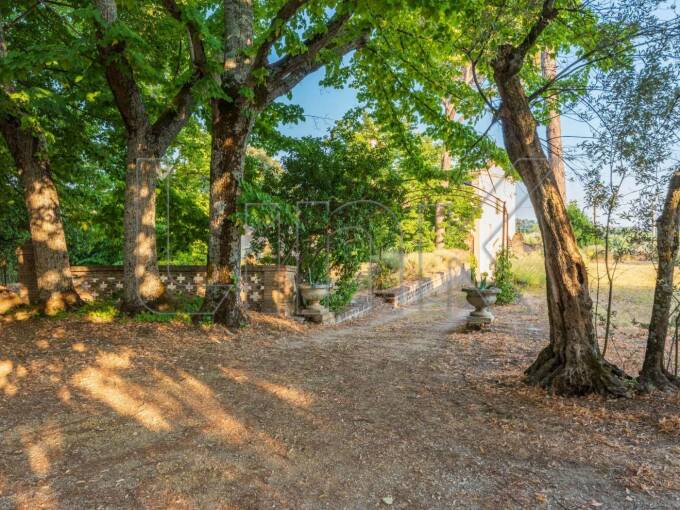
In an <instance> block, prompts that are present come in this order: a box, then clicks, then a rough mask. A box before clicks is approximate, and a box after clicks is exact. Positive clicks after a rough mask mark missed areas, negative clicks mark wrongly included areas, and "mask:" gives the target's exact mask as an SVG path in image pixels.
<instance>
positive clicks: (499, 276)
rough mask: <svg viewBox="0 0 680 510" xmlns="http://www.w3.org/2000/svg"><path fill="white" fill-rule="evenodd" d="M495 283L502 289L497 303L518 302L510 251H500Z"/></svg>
mask: <svg viewBox="0 0 680 510" xmlns="http://www.w3.org/2000/svg"><path fill="white" fill-rule="evenodd" d="M493 277H494V282H495V284H496V287H498V288H499V289H500V292H499V293H498V296H497V297H496V302H497V303H498V304H499V305H506V304H508V303H514V302H515V300H517V289H515V286H514V284H513V275H512V262H511V261H510V252H509V250H505V249H503V250H500V251H499V252H498V253H497V255H496V265H495V267H494V273H493Z"/></svg>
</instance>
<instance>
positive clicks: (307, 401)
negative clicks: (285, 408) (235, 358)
mask: <svg viewBox="0 0 680 510" xmlns="http://www.w3.org/2000/svg"><path fill="white" fill-rule="evenodd" d="M221 370H222V373H223V374H224V375H226V376H227V377H228V378H229V379H231V380H232V381H234V382H237V383H239V384H242V383H247V382H249V383H251V384H254V385H255V386H257V387H258V388H260V389H262V390H264V391H266V392H268V393H271V394H272V395H274V396H275V397H277V398H279V399H281V400H283V401H285V402H287V403H289V404H291V405H293V406H295V407H305V408H306V407H309V406H310V405H311V403H312V398H311V397H310V396H309V395H308V394H306V393H305V392H304V391H301V390H297V389H295V388H291V387H290V386H283V385H281V384H276V383H272V382H269V381H267V380H265V379H260V378H257V377H252V376H248V375H247V374H246V373H245V372H244V371H242V370H237V369H235V368H226V367H221Z"/></svg>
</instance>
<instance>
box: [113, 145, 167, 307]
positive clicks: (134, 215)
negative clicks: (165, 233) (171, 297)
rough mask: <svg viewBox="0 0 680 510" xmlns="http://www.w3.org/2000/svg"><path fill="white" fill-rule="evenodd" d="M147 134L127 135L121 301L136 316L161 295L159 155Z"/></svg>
mask: <svg viewBox="0 0 680 510" xmlns="http://www.w3.org/2000/svg"><path fill="white" fill-rule="evenodd" d="M148 138H149V137H148V135H145V134H144V133H142V134H139V135H138V134H136V133H131V134H129V135H128V142H127V157H126V172H125V207H124V212H123V223H124V243H123V250H124V256H123V301H122V303H121V309H122V310H123V311H124V312H127V313H129V314H136V313H139V312H142V311H144V310H145V309H147V308H152V309H153V308H154V307H155V306H157V305H158V304H159V303H160V302H161V301H162V299H163V298H164V295H165V287H164V285H163V283H162V282H161V279H160V274H159V271H158V255H157V250H156V182H157V170H158V165H159V161H158V154H159V152H157V151H155V150H153V149H152V148H151V146H150V145H151V144H150V142H149V140H148Z"/></svg>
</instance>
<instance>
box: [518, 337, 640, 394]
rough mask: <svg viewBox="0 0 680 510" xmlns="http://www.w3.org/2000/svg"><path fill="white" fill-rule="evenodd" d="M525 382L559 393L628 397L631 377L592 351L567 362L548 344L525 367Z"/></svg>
mask: <svg viewBox="0 0 680 510" xmlns="http://www.w3.org/2000/svg"><path fill="white" fill-rule="evenodd" d="M525 375H526V382H527V383H528V384H532V385H536V386H540V387H542V388H545V389H547V390H549V391H552V392H554V393H556V394H558V395H564V396H581V395H587V394H589V393H596V394H599V395H604V396H615V397H629V396H630V395H631V383H632V381H633V380H632V378H630V377H629V376H627V375H626V374H625V373H624V372H623V371H622V370H621V369H619V368H618V367H616V366H615V365H612V364H611V363H609V362H607V361H604V360H603V359H602V358H600V357H599V356H597V355H596V354H595V353H588V354H587V355H586V354H584V355H582V356H581V357H579V358H576V359H575V360H574V361H572V362H566V361H565V360H564V359H563V358H562V357H561V356H559V355H558V354H556V353H555V352H554V350H553V347H552V345H549V346H548V347H546V348H545V349H543V351H541V353H540V354H539V355H538V358H537V359H536V361H534V363H533V364H532V365H531V366H530V367H529V368H528V369H527V370H526V372H525Z"/></svg>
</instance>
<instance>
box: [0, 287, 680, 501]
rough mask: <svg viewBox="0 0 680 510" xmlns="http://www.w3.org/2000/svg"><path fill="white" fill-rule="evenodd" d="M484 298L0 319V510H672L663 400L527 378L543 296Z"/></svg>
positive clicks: (633, 349) (678, 474)
mask: <svg viewBox="0 0 680 510" xmlns="http://www.w3.org/2000/svg"><path fill="white" fill-rule="evenodd" d="M497 312H498V313H497V316H498V320H497V322H496V323H495V326H494V327H493V328H492V329H491V331H488V332H485V333H468V334H466V333H461V332H458V330H459V326H460V323H461V317H462V316H463V315H464V313H465V306H464V305H463V304H462V303H461V298H460V296H459V295H458V293H456V294H455V295H453V296H452V295H442V296H439V297H436V298H429V299H428V300H427V301H426V302H425V303H422V304H420V305H418V304H416V305H412V306H410V307H408V308H405V309H402V310H398V311H385V310H383V311H382V312H381V313H374V314H373V316H371V317H368V318H365V319H362V320H360V321H357V322H354V323H352V324H344V325H340V326H334V327H314V328H308V327H303V326H300V325H298V324H296V323H294V322H288V321H283V320H277V319H272V318H267V317H265V316H256V317H255V318H254V324H253V325H252V326H251V327H249V328H248V329H247V330H245V331H244V332H242V333H239V334H238V335H236V336H234V335H231V334H229V333H228V332H227V331H226V330H224V329H221V328H218V327H212V328H197V327H192V326H186V325H181V324H143V323H137V322H132V321H125V322H122V321H118V322H114V323H110V324H96V323H91V322H88V321H86V320H85V319H82V318H67V319H59V320H54V319H31V320H25V321H13V322H12V321H5V322H0V328H1V329H0V509H9V508H78V509H80V508H159V509H160V508H223V509H265V508H290V509H298V508H299V509H321V508H330V509H336V508H337V509H345V508H348V509H369V508H403V509H406V508H408V509H421V508H422V509H436V508H441V509H450V508H494V509H495V508H550V509H553V508H616V509H619V508H680V399H679V398H678V396H677V395H653V396H651V397H641V396H638V397H635V398H633V399H630V400H611V401H609V400H603V399H600V398H595V397H591V398H585V399H565V398H558V397H553V396H550V395H547V394H546V393H545V392H543V391H540V390H538V389H534V388H530V387H527V386H526V385H524V384H523V383H522V371H523V369H524V368H526V367H527V366H528V364H529V363H530V362H531V360H532V359H533V358H534V357H535V356H536V354H537V353H538V351H539V350H540V348H541V346H542V345H544V343H545V341H546V340H545V338H546V326H545V324H544V323H543V322H541V321H540V320H538V319H537V317H543V316H544V315H543V314H542V313H541V306H540V298H532V297H529V298H527V299H525V300H524V302H523V303H521V304H518V305H512V306H508V307H502V308H498V309H497ZM641 338H642V335H640V338H635V335H631V336H630V338H628V340H626V341H623V340H621V341H619V342H618V345H617V348H618V349H620V351H617V352H619V353H620V352H624V355H626V356H627V357H628V358H627V359H628V361H629V362H630V363H631V366H632V364H634V363H635V362H636V360H638V361H639V353H640V352H641V350H642V346H643V343H642V340H641ZM614 361H616V359H615V358H614Z"/></svg>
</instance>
